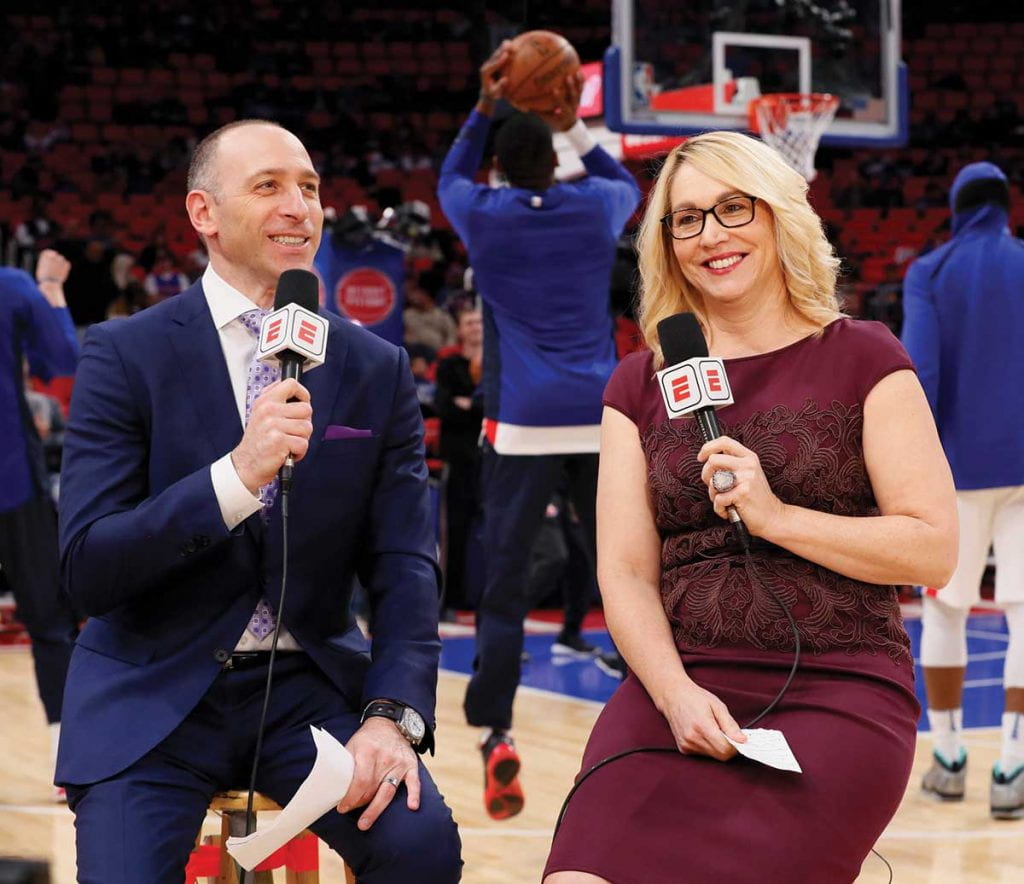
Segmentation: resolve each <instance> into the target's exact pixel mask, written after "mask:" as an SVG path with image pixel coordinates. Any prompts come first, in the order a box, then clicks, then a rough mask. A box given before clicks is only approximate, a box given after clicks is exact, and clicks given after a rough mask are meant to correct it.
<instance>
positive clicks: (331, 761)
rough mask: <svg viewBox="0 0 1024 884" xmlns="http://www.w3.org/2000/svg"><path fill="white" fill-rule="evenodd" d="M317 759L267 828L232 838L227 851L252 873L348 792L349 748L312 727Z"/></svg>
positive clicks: (349, 780) (350, 780) (350, 762)
mask: <svg viewBox="0 0 1024 884" xmlns="http://www.w3.org/2000/svg"><path fill="white" fill-rule="evenodd" d="M309 729H310V730H311V731H312V732H313V742H314V743H315V744H316V760H315V761H314V762H313V768H312V770H310V772H309V776H307V777H306V779H305V780H303V782H302V785H301V786H299V789H298V791H297V792H296V793H295V795H294V796H293V797H292V800H291V801H289V802H288V803H287V804H286V805H285V806H284V807H283V808H281V813H279V814H278V816H277V819H276V820H274V822H273V823H272V824H271V825H269V826H267V827H266V828H265V829H259V830H258V831H256V832H253V833H252V834H251V835H246V836H245V837H242V838H228V840H227V848H228V853H230V854H231V855H232V856H233V857H234V858H235V860H236V861H237V862H238V864H239V865H240V866H241V867H242V868H243V869H245V870H246V871H252V870H253V869H254V868H256V866H258V865H259V864H260V863H261V862H263V860H265V859H266V858H267V857H268V856H270V854H272V853H273V852H274V851H275V850H278V849H279V848H281V847H283V846H284V845H285V844H287V843H288V842H289V841H291V839H292V838H294V837H295V836H296V835H298V834H299V832H301V831H302V830H303V829H305V828H307V827H308V826H309V825H310V823H312V822H315V821H316V820H318V819H320V817H322V816H323V815H324V814H325V813H327V811H329V810H331V809H332V808H333V807H335V806H336V805H337V804H338V802H339V801H341V799H342V797H343V796H344V795H345V793H346V792H347V791H348V787H349V783H351V782H352V774H353V772H354V771H355V762H354V761H353V759H352V755H351V754H350V753H349V751H348V749H346V748H345V747H344V746H342V745H341V743H339V742H338V741H337V740H336V739H334V737H332V736H331V735H330V734H329V733H327V731H325V730H321V729H320V728H318V727H313V726H312V725H310V728H309Z"/></svg>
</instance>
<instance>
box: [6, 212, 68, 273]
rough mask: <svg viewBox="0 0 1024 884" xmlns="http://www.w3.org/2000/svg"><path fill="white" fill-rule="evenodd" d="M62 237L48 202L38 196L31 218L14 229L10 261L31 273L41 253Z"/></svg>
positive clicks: (30, 213) (30, 214)
mask: <svg viewBox="0 0 1024 884" xmlns="http://www.w3.org/2000/svg"><path fill="white" fill-rule="evenodd" d="M59 235H60V225H59V224H57V222H56V221H54V220H52V219H51V218H50V214H49V209H48V205H47V200H46V198H45V197H43V196H39V195H36V196H35V197H33V199H32V206H31V208H30V209H29V216H28V217H27V218H26V219H25V220H24V221H22V222H21V223H20V224H19V225H18V226H17V227H16V228H15V229H14V238H13V249H12V252H13V254H11V255H9V257H8V261H9V263H10V264H12V265H13V266H15V267H20V268H21V269H22V270H25V271H31V270H32V268H33V267H35V265H36V260H37V259H38V257H39V253H40V252H41V251H42V250H43V249H46V248H49V247H50V246H51V245H52V244H53V243H54V241H55V240H56V239H57V237H58V236H59Z"/></svg>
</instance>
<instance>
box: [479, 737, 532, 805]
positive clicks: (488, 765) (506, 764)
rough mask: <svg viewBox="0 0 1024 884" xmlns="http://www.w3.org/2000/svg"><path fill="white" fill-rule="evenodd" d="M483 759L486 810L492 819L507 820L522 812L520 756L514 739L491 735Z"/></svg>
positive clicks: (485, 746)
mask: <svg viewBox="0 0 1024 884" xmlns="http://www.w3.org/2000/svg"><path fill="white" fill-rule="evenodd" d="M480 751H481V752H482V753H483V756H484V806H485V807H486V808H487V813H488V815H489V816H490V817H491V819H495V820H506V819H508V818H509V817H513V816H515V815H516V814H517V813H519V812H520V811H521V810H522V809H523V804H524V801H525V799H524V798H523V788H522V786H520V785H519V768H520V761H519V753H518V752H516V744H515V743H514V742H513V740H512V738H511V737H510V736H509V735H508V734H507V733H503V732H501V731H492V732H491V735H490V736H489V737H488V738H487V739H486V740H485V741H484V742H483V743H482V744H481V746H480Z"/></svg>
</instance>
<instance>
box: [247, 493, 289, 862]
mask: <svg viewBox="0 0 1024 884" xmlns="http://www.w3.org/2000/svg"><path fill="white" fill-rule="evenodd" d="M290 490H291V481H287V482H285V481H282V482H281V489H280V497H281V596H280V598H279V599H278V602H277V611H276V617H275V618H274V621H275V622H274V632H273V635H272V637H271V639H270V658H269V659H268V660H267V684H266V687H265V688H264V689H263V708H262V709H261V710H260V723H259V726H258V727H257V728H256V748H255V749H254V750H253V757H252V771H251V773H250V774H249V798H248V800H247V801H246V804H245V834H246V835H251V834H252V830H253V827H254V825H255V823H256V818H255V816H254V815H253V812H252V803H253V795H254V794H255V793H256V772H257V771H258V770H259V764H260V752H261V751H262V749H263V731H264V729H265V728H266V724H267V709H268V708H269V706H270V688H271V686H272V685H273V682H274V660H275V659H276V657H277V640H278V636H279V635H280V634H281V621H282V614H283V613H284V593H285V588H286V587H287V585H288V493H289V491H290ZM246 874H248V873H246Z"/></svg>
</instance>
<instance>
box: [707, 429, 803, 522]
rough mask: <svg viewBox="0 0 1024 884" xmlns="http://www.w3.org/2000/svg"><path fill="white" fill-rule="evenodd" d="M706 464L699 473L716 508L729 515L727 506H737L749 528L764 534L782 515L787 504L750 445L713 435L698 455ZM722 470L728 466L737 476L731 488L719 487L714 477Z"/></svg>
mask: <svg viewBox="0 0 1024 884" xmlns="http://www.w3.org/2000/svg"><path fill="white" fill-rule="evenodd" d="M697 460H698V461H700V462H701V463H703V464H704V469H703V470H701V474H700V477H701V479H702V480H703V482H704V483H705V484H706V485H707V486H708V496H709V497H710V498H711V502H712V503H713V504H714V506H715V512H716V513H718V515H719V516H721V517H722V518H723V519H728V518H729V516H728V514H727V513H726V511H725V510H726V507H729V506H734V507H736V509H737V510H738V511H739V514H740V516H742V517H743V521H744V522H745V523H746V526H747V530H749V531H750V533H751V534H753V535H756V536H758V537H765V536H766V532H767V531H768V530H769V529H770V526H771V525H772V523H773V522H777V520H778V519H780V518H781V517H782V515H783V512H784V510H785V504H784V503H783V502H782V501H781V500H779V498H777V497H776V496H775V493H774V492H773V491H772V489H771V486H770V485H769V484H768V479H767V477H766V476H765V474H764V470H762V469H761V461H760V460H759V459H758V456H757V455H756V454H755V453H754V452H753V451H751V450H750V449H749V448H745V447H744V446H742V445H740V443H739V442H737V441H736V440H735V439H730V438H729V437H728V436H719V437H718V438H717V439H712V440H711V441H710V442H708V443H707V444H706V445H705V446H704V447H703V448H701V450H700V453H699V454H698V455H697ZM719 470H728V471H731V472H732V474H733V475H734V476H735V477H736V479H735V482H734V483H733V485H732V487H731V488H730V489H729V490H728V491H717V490H715V486H714V483H713V481H712V480H713V477H714V475H715V473H716V472H717V471H719Z"/></svg>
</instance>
